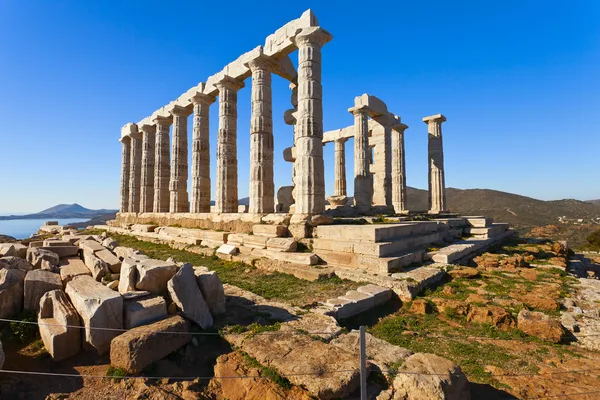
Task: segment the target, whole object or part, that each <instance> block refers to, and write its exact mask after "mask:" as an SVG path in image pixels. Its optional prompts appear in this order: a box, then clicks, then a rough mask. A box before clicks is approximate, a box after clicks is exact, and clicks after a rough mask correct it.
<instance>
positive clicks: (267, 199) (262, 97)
mask: <svg viewBox="0 0 600 400" xmlns="http://www.w3.org/2000/svg"><path fill="white" fill-rule="evenodd" d="M248 66H249V68H250V70H251V71H252V117H251V120H250V188H249V192H250V205H249V207H248V212H250V213H272V212H274V209H275V184H274V182H273V110H272V95H271V68H272V64H271V61H270V60H269V59H268V58H267V57H265V56H261V57H259V58H257V59H254V60H252V61H250V62H249V63H248Z"/></svg>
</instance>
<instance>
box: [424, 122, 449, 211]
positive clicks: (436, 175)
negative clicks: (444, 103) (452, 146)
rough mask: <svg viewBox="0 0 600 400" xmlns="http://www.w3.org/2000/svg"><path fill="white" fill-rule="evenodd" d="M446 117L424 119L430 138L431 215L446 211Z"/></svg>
mask: <svg viewBox="0 0 600 400" xmlns="http://www.w3.org/2000/svg"><path fill="white" fill-rule="evenodd" d="M445 121H446V117H444V116H443V115H442V114H436V115H432V116H429V117H425V118H423V122H424V123H426V124H427V133H428V137H429V146H428V149H429V213H431V214H439V213H440V212H444V211H447V210H446V183H445V179H444V147H443V145H442V122H445Z"/></svg>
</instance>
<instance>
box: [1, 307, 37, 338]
mask: <svg viewBox="0 0 600 400" xmlns="http://www.w3.org/2000/svg"><path fill="white" fill-rule="evenodd" d="M13 319H15V320H18V321H19V322H11V323H10V324H9V326H8V327H9V331H10V333H9V335H10V337H11V338H12V339H14V340H15V341H17V342H19V343H27V342H30V341H31V340H33V339H34V338H36V337H37V335H38V327H37V325H35V324H29V323H27V322H37V315H36V314H35V313H32V312H28V311H22V312H20V313H19V314H17V316H15V317H14V318H13ZM21 321H22V322H21Z"/></svg>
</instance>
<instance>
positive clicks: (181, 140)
mask: <svg viewBox="0 0 600 400" xmlns="http://www.w3.org/2000/svg"><path fill="white" fill-rule="evenodd" d="M169 112H170V113H171V115H172V116H173V138H172V142H171V146H172V147H171V180H170V181H169V193H170V196H169V202H170V204H169V212H171V213H186V212H188V211H189V209H190V208H189V198H188V191H187V181H188V134H187V126H188V123H187V120H188V117H189V115H190V114H191V113H192V111H191V110H190V109H189V108H185V107H181V106H178V105H174V106H173V107H172V108H171V110H170V111H169Z"/></svg>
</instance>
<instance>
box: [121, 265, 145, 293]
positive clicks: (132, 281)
mask: <svg viewBox="0 0 600 400" xmlns="http://www.w3.org/2000/svg"><path fill="white" fill-rule="evenodd" d="M141 262H142V260H139V259H137V258H133V257H127V258H125V259H124V260H123V262H122V263H121V275H120V277H119V293H127V292H133V291H135V290H136V288H135V285H136V283H137V281H138V270H137V268H138V265H139V264H140V263H141Z"/></svg>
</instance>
